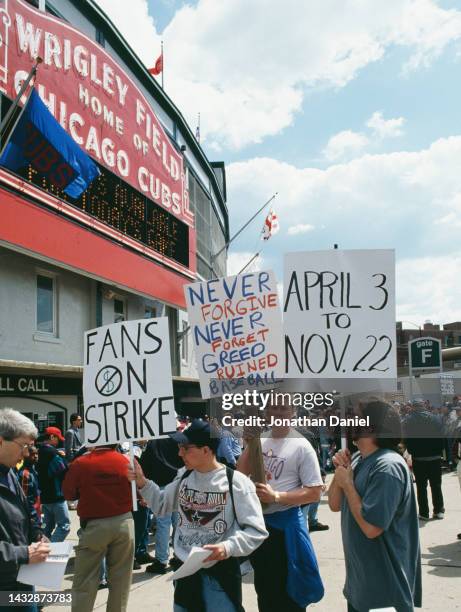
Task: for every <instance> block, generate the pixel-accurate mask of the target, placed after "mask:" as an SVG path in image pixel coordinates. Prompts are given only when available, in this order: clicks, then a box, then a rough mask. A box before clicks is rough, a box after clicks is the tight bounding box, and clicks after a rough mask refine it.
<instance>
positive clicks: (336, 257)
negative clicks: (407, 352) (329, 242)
mask: <svg viewBox="0 0 461 612" xmlns="http://www.w3.org/2000/svg"><path fill="white" fill-rule="evenodd" d="M283 313H284V317H283V330H284V351H285V364H284V365H285V376H286V377H288V378H298V379H302V378H309V379H319V378H323V379H366V378H370V379H371V378H373V379H394V378H395V377H396V373H397V362H396V335H395V256H394V251H393V250H353V251H339V250H331V251H312V252H302V253H288V254H287V255H285V262H284V298H283ZM336 388H337V389H339V386H337V387H336Z"/></svg>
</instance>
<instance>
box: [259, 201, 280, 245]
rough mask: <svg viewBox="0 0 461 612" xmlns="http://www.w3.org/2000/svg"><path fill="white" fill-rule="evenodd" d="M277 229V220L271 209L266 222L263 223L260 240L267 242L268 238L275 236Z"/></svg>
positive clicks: (278, 227)
mask: <svg viewBox="0 0 461 612" xmlns="http://www.w3.org/2000/svg"><path fill="white" fill-rule="evenodd" d="M279 229H280V226H279V218H278V217H277V215H276V214H275V212H274V211H273V210H272V208H271V209H270V211H269V214H268V215H267V217H266V220H265V221H264V225H263V229H262V239H263V240H269V238H270V237H271V236H273V235H274V234H276V233H277V232H278V231H279Z"/></svg>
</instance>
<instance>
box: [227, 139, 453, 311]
mask: <svg viewBox="0 0 461 612" xmlns="http://www.w3.org/2000/svg"><path fill="white" fill-rule="evenodd" d="M460 158H461V136H453V137H451V138H443V139H439V140H437V141H435V142H434V143H432V145H431V146H430V147H428V148H427V149H424V150H421V151H417V152H396V153H388V154H380V155H377V154H376V155H365V156H363V157H361V158H358V159H354V160H353V161H350V162H348V163H341V164H336V165H331V166H330V167H328V168H327V169H325V170H320V169H317V168H295V167H294V166H291V165H289V164H286V163H281V162H279V161H277V160H274V159H270V158H255V159H252V160H249V161H247V162H238V163H234V164H230V165H229V166H228V167H227V179H228V182H227V184H228V186H229V188H228V195H229V201H231V202H233V224H234V225H235V227H240V225H241V224H243V222H244V221H245V220H246V219H247V218H248V216H249V214H250V213H251V211H253V210H257V208H258V207H259V206H260V203H261V202H262V201H264V200H265V199H267V197H268V196H269V195H270V193H271V191H272V190H277V191H278V192H279V196H278V199H277V213H278V215H279V217H280V219H283V218H289V219H296V220H297V221H298V222H299V224H309V225H313V226H314V227H315V228H316V229H315V231H312V232H311V233H310V235H309V246H308V249H309V250H317V249H328V248H332V247H333V244H334V243H338V244H339V248H340V249H363V248H364V249H373V248H394V249H395V250H396V256H397V261H398V262H399V264H398V268H399V279H400V281H399V283H398V286H397V303H398V311H399V317H400V318H402V319H406V320H410V321H414V320H420V321H424V320H425V319H428V318H431V319H433V320H438V321H442V319H443V320H445V321H447V320H450V319H455V320H457V319H460V318H461V284H460V283H458V280H457V279H458V276H459V270H460V269H461V268H460V258H461V247H460V246H459V244H460V243H459V227H460V226H461V173H460V172H459V159H460ZM437 222H438V224H437ZM253 241H254V234H252V232H251V231H249V230H247V232H245V234H243V235H242V238H240V239H239V248H240V249H241V250H245V249H247V250H249V249H250V248H251V246H252V245H251V242H253ZM302 250H306V237H305V235H303V234H298V235H297V234H294V235H293V234H292V235H290V240H289V244H288V243H287V242H286V241H285V242H284V241H283V240H279V241H277V240H274V241H268V243H267V247H266V251H265V255H264V257H265V260H266V261H268V262H270V264H271V267H272V268H274V269H275V270H276V273H277V276H278V277H279V278H281V272H282V261H283V252H286V251H302ZM413 272H414V275H413V277H412V274H413ZM456 313H458V314H456Z"/></svg>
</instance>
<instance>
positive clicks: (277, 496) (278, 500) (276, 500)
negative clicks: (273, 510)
mask: <svg viewBox="0 0 461 612" xmlns="http://www.w3.org/2000/svg"><path fill="white" fill-rule="evenodd" d="M279 502H280V493H279V492H278V491H274V504H278V503H279Z"/></svg>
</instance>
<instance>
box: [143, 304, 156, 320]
mask: <svg viewBox="0 0 461 612" xmlns="http://www.w3.org/2000/svg"><path fill="white" fill-rule="evenodd" d="M156 316H157V309H156V308H155V306H149V305H148V304H146V305H145V307H144V318H145V319H153V318H154V317H156Z"/></svg>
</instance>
